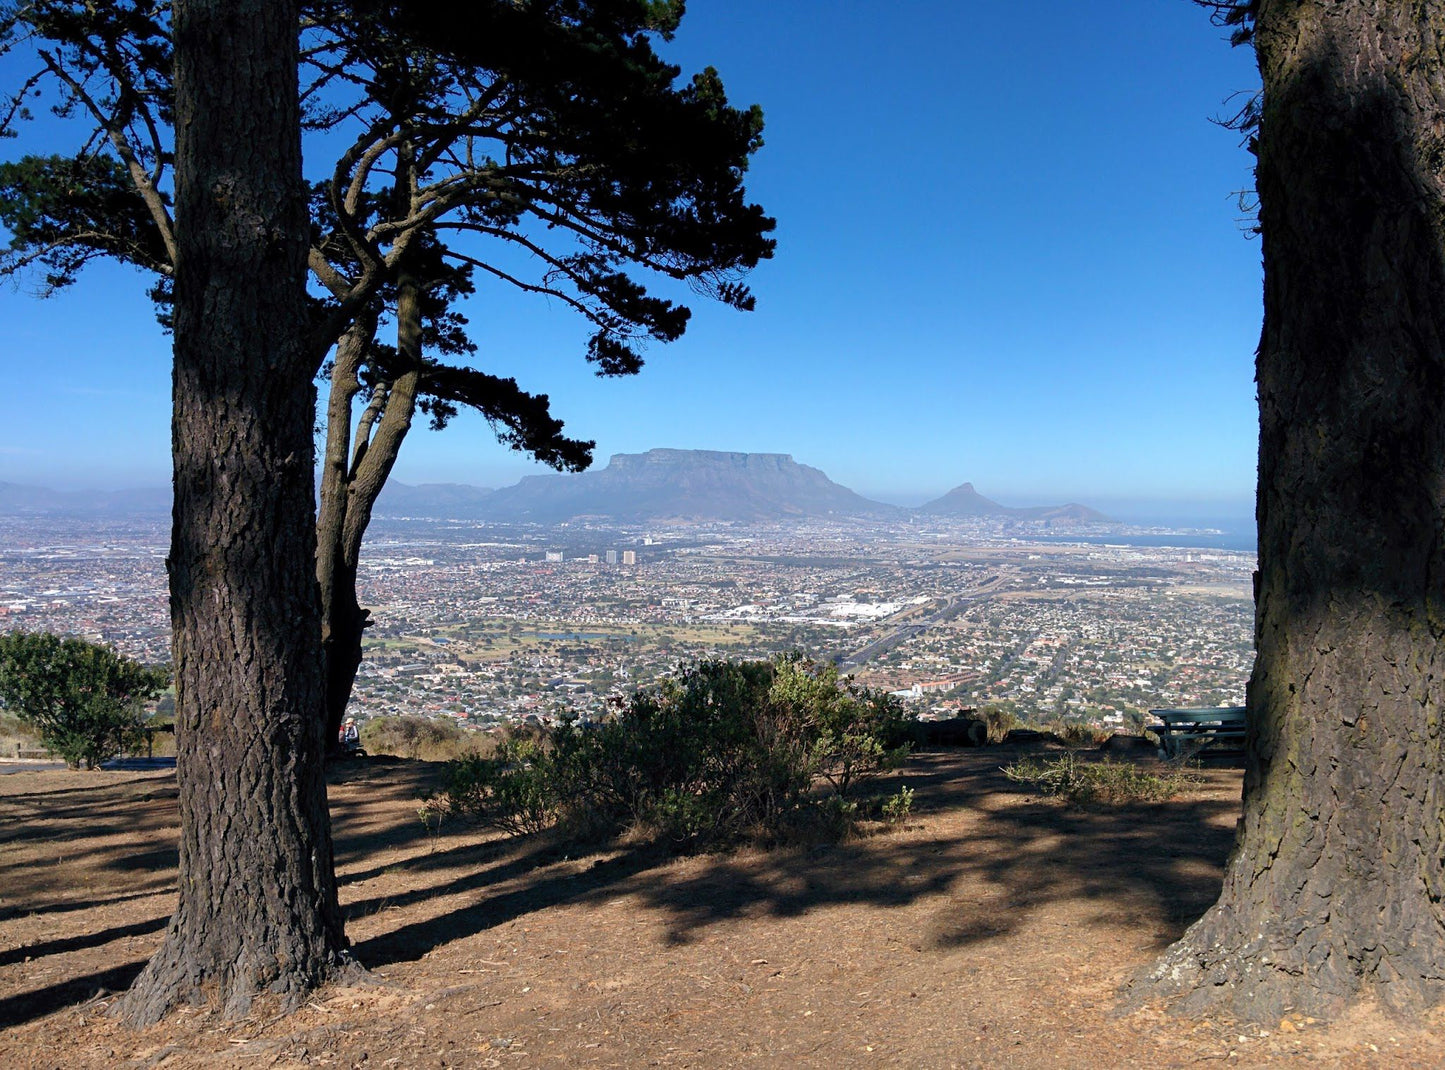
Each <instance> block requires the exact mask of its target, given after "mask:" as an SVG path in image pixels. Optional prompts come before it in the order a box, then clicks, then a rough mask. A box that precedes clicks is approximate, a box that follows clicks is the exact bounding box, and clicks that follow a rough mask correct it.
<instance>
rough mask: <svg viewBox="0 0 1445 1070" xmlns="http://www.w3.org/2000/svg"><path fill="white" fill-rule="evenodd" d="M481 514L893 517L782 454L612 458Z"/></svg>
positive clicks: (506, 494) (501, 494) (490, 503)
mask: <svg viewBox="0 0 1445 1070" xmlns="http://www.w3.org/2000/svg"><path fill="white" fill-rule="evenodd" d="M486 510H487V514H488V516H489V518H490V519H493V520H503V521H525V522H532V523H539V524H549V523H555V522H557V521H561V520H571V519H578V518H582V517H593V518H596V519H599V520H612V521H621V522H641V521H653V520H739V521H768V520H786V519H791V518H805V517H826V516H893V515H898V514H900V510H898V509H896V508H895V507H893V506H891V505H884V504H882V503H881V502H875V501H869V500H868V499H867V498H864V497H862V496H861V495H858V494H855V493H853V491H851V490H849V489H848V488H847V487H843V486H840V485H838V484H837V483H834V482H833V481H832V480H831V479H829V478H828V477H827V476H826V475H824V474H823V473H822V472H821V471H819V470H818V469H816V468H810V467H809V466H808V465H805V464H799V463H798V462H797V461H795V460H793V458H792V457H790V456H789V455H787V454H784V453H723V452H719V451H715V450H670V449H656V450H648V451H647V452H646V453H619V454H615V455H614V456H613V457H612V460H611V461H610V462H608V465H607V467H606V468H603V469H600V470H594V471H590V472H582V473H580V474H577V475H546V476H529V477H527V478H526V479H523V480H522V481H521V482H520V483H518V484H516V485H515V486H512V487H504V488H503V489H501V490H498V491H496V492H495V493H494V494H493V495H492V496H491V497H490V498H489V499H488V500H487V503H486Z"/></svg>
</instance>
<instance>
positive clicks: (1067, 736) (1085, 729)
mask: <svg viewBox="0 0 1445 1070" xmlns="http://www.w3.org/2000/svg"><path fill="white" fill-rule="evenodd" d="M1049 731H1051V732H1052V733H1053V734H1054V736H1055V737H1056V738H1057V739H1058V740H1059V742H1060V743H1062V744H1064V745H1065V746H1067V747H1097V746H1099V745H1100V744H1101V743H1103V742H1104V741H1105V740H1107V739H1108V738H1109V737H1110V736H1112V735H1113V733H1112V732H1110V731H1107V730H1105V729H1099V728H1095V727H1094V726H1093V725H1087V724H1080V723H1079V722H1077V721H1057V722H1055V723H1054V724H1052V725H1050V726H1049Z"/></svg>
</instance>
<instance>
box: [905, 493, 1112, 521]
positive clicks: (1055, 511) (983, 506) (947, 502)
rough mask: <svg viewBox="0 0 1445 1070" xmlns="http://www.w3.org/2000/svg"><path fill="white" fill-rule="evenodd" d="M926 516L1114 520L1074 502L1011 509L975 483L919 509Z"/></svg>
mask: <svg viewBox="0 0 1445 1070" xmlns="http://www.w3.org/2000/svg"><path fill="white" fill-rule="evenodd" d="M918 512H920V513H923V514H924V515H926V516H955V517H965V516H991V517H999V518H1013V519H1015V520H1043V521H1049V522H1052V521H1060V520H1061V521H1067V522H1070V523H1075V524H1080V523H1090V524H1107V523H1110V518H1109V517H1107V516H1105V515H1104V514H1103V513H1101V512H1099V511H1098V510H1097V509H1090V508H1089V507H1088V506H1087V505H1079V504H1078V503H1077V502H1070V503H1069V504H1067V505H1034V506H1027V507H1024V508H1011V507H1010V506H1007V505H1000V504H999V503H998V502H996V501H994V500H993V499H992V498H985V497H984V496H983V495H982V494H980V493H979V492H978V491H977V490H975V489H974V486H973V484H972V483H965V484H963V485H962V486H959V487H954V488H953V489H952V490H951V491H949V492H948V493H947V494H945V495H944V496H943V497H941V498H935V499H934V500H933V501H931V502H927V503H926V504H924V505H921V506H919V507H918Z"/></svg>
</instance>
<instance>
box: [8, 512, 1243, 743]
mask: <svg viewBox="0 0 1445 1070" xmlns="http://www.w3.org/2000/svg"><path fill="white" fill-rule="evenodd" d="M167 537H168V530H167V527H166V525H165V524H164V522H163V521H159V520H156V519H151V518H131V519H123V520H103V521H98V520H89V519H88V520H86V521H84V522H83V523H81V522H77V521H75V520H73V519H71V520H66V519H64V518H58V517H5V518H0V546H4V547H5V549H3V550H0V630H3V631H8V630H11V629H16V628H19V629H24V630H27V631H55V632H61V633H67V634H74V635H79V636H82V637H85V638H87V639H92V640H96V641H102V642H106V643H109V644H111V645H113V646H114V647H115V648H116V649H117V650H118V651H120V652H121V653H123V654H126V655H129V656H131V657H134V658H138V659H141V660H144V661H148V662H153V663H156V662H164V661H166V660H167V659H168V656H169V646H170V632H169V620H168V611H167V600H166V587H165V556H166V539H167ZM1180 541H1181V543H1183V542H1187V541H1188V540H1187V539H1181V540H1180ZM1254 567H1255V557H1254V554H1253V553H1244V552H1238V551H1230V550H1218V549H1197V548H1194V549H1191V548H1188V547H1186V546H1182V545H1181V546H1180V547H1178V548H1176V547H1144V546H1128V545H1113V544H1109V543H1108V542H1107V540H1105V541H1101V542H1094V543H1090V542H1085V541H1069V533H1068V532H1066V531H1065V532H1060V531H1057V530H1054V529H1049V530H1048V531H1047V532H1044V531H1042V530H1039V531H1034V530H1030V529H1029V528H1028V526H1027V525H1017V524H1014V525H1001V524H999V523H998V522H997V521H969V520H952V521H947V522H936V523H929V524H921V523H917V522H914V523H906V522H900V523H894V524H887V523H883V524H865V523H860V522H858V521H848V522H839V523H836V524H828V523H817V522H809V523H796V524H769V525H759V526H748V525H743V524H715V525H701V524H698V525H677V526H658V527H656V528H648V529H645V530H644V529H628V530H617V529H606V528H594V527H589V526H587V525H583V524H570V525H563V526H560V527H555V528H547V529H543V528H530V527H525V526H519V527H498V526H495V525H484V524H478V523H470V522H448V521H437V520H379V521H377V522H376V523H375V524H374V525H373V528H372V532H371V534H370V536H369V540H368V544H367V546H366V549H365V551H364V554H363V560H362V567H361V576H360V581H359V593H360V598H361V602H362V604H363V605H365V606H368V607H370V608H371V610H372V615H373V618H374V620H375V624H374V626H373V627H371V628H370V629H368V631H367V641H366V648H365V649H366V658H365V661H364V662H363V664H362V667H361V674H360V676H359V677H358V679H357V683H356V690H355V694H354V697H353V702H352V714H353V716H354V717H355V718H357V719H358V720H365V719H368V718H372V717H379V716H394V715H400V714H406V715H421V716H430V717H443V718H448V719H452V720H454V721H456V722H457V723H459V724H461V725H462V726H464V727H466V726H471V727H478V728H480V727H487V726H491V725H495V724H497V723H499V722H509V721H520V720H532V719H535V720H538V721H541V722H544V723H548V722H553V721H556V720H559V719H572V718H582V719H588V718H592V717H596V716H599V715H601V714H603V713H604V712H605V710H606V709H607V708H608V705H609V701H615V700H616V699H617V698H618V697H619V696H625V695H627V694H629V693H630V692H631V691H633V690H635V689H636V688H637V687H639V686H645V685H647V684H649V683H652V682H654V681H656V680H657V679H659V678H661V677H662V676H664V675H666V674H668V673H670V672H673V671H675V670H676V669H677V668H678V667H679V666H680V665H683V664H686V663H687V662H690V661H693V660H696V659H700V658H713V657H728V658H759V657H767V656H771V655H774V654H778V653H783V652H789V651H801V652H803V653H804V654H806V655H808V656H810V657H812V658H815V659H817V660H819V661H831V662H834V663H836V664H838V665H839V666H840V668H841V669H842V671H843V672H845V673H846V674H849V675H852V676H853V677H854V679H855V680H856V681H857V682H858V683H860V684H863V685H866V686H870V687H875V688H884V689H886V690H888V691H892V692H895V693H897V694H898V695H899V696H900V697H901V698H902V699H903V700H904V701H905V702H907V703H909V704H910V705H911V706H913V707H914V708H916V709H917V710H918V711H919V712H920V713H922V714H924V715H933V716H946V715H948V714H951V713H953V712H956V711H957V710H958V709H960V708H969V707H973V708H984V707H988V706H997V707H1000V708H1002V709H1005V710H1008V711H1011V712H1013V713H1015V714H1017V715H1019V716H1020V717H1022V718H1025V719H1029V720H1037V721H1051V720H1056V719H1062V720H1066V721H1078V722H1083V723H1087V724H1092V725H1095V726H1097V727H1100V728H1109V727H1116V728H1124V729H1128V728H1132V727H1136V726H1138V725H1140V724H1142V723H1143V722H1144V719H1145V714H1146V711H1147V710H1148V709H1149V708H1151V707H1161V706H1212V705H1223V704H1234V703H1239V702H1242V701H1243V695H1244V682H1245V680H1246V678H1247V677H1248V675H1249V670H1250V666H1251V664H1252V659H1253V653H1252V647H1251V626H1252V625H1251V621H1252V603H1251V599H1250V585H1251V573H1252V571H1253V569H1254Z"/></svg>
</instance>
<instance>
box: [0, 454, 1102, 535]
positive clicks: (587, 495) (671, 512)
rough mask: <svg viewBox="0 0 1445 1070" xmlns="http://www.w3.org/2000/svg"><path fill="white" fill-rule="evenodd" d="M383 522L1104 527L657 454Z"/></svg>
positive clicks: (428, 489) (5, 511) (394, 503)
mask: <svg viewBox="0 0 1445 1070" xmlns="http://www.w3.org/2000/svg"><path fill="white" fill-rule="evenodd" d="M169 508H170V494H169V491H168V490H164V489H145V490H137V491H96V492H60V491H52V490H46V489H45V488H40V487H24V486H20V485H18V484H14V483H0V515H17V514H44V513H55V514H89V515H96V514H107V515H116V514H121V513H157V512H159V513H164V512H167V511H169ZM376 514H377V515H378V516H391V517H437V518H450V519H457V520H480V521H494V522H498V523H534V524H556V523H561V522H563V521H574V520H587V519H590V520H596V521H603V522H608V521H610V522H615V523H643V522H658V521H667V520H679V521H685V520H693V521H743V522H747V521H754V522H756V521H770V520H788V519H807V518H814V519H817V518H827V517H835V518H843V517H858V518H875V519H904V518H906V517H908V516H909V515H910V514H912V515H917V516H920V517H939V518H942V517H993V518H997V519H1003V520H1008V519H1012V520H1020V521H1039V522H1043V523H1046V524H1049V523H1055V522H1065V523H1081V522H1083V523H1090V522H1092V523H1105V522H1108V520H1109V518H1108V517H1106V516H1104V515H1103V514H1102V513H1099V512H1097V511H1096V510H1093V509H1090V508H1088V507H1087V506H1083V505H1078V504H1074V503H1070V504H1068V505H1058V506H1033V507H1028V508H1013V507H1010V506H1006V505H1000V504H999V503H998V502H995V501H993V500H992V499H989V498H985V497H984V496H983V495H981V494H979V493H978V491H977V490H975V489H974V487H973V484H972V483H964V484H963V485H962V486H959V487H955V488H954V489H953V490H951V491H949V492H948V493H947V494H945V495H943V496H942V497H941V498H936V499H934V500H933V501H931V502H928V503H926V504H925V505H922V506H920V507H918V508H917V509H914V510H909V509H904V508H902V507H900V506H896V505H886V504H884V503H883V502H876V501H871V500H870V499H868V498H864V497H863V496H862V495H859V494H856V493H854V492H853V491H851V490H849V489H848V488H847V487H844V486H841V485H840V484H838V483H835V482H833V481H832V480H831V479H829V478H828V477H827V475H825V474H824V473H823V472H822V471H820V470H819V469H817V468H813V467H810V466H809V465H805V464H799V463H798V462H797V461H795V460H793V458H792V457H791V456H789V455H787V454H784V453H727V452H722V451H717V450H674V449H654V450H648V451H647V452H646V453H619V454H615V455H614V456H613V457H612V459H611V460H610V461H609V462H608V464H607V466H606V467H605V468H600V469H594V470H592V471H587V472H581V473H577V474H575V475H540V476H527V477H526V478H524V479H522V480H521V481H520V482H519V483H516V484H514V485H513V486H510V487H503V488H501V489H499V490H490V489H488V488H485V487H473V486H469V485H467V484H463V483H424V484H420V485H408V484H406V483H398V482H396V481H394V480H393V481H391V482H389V483H388V484H387V485H386V488H385V489H384V490H383V491H382V493H381V497H380V499H379V500H378V501H377V505H376Z"/></svg>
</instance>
